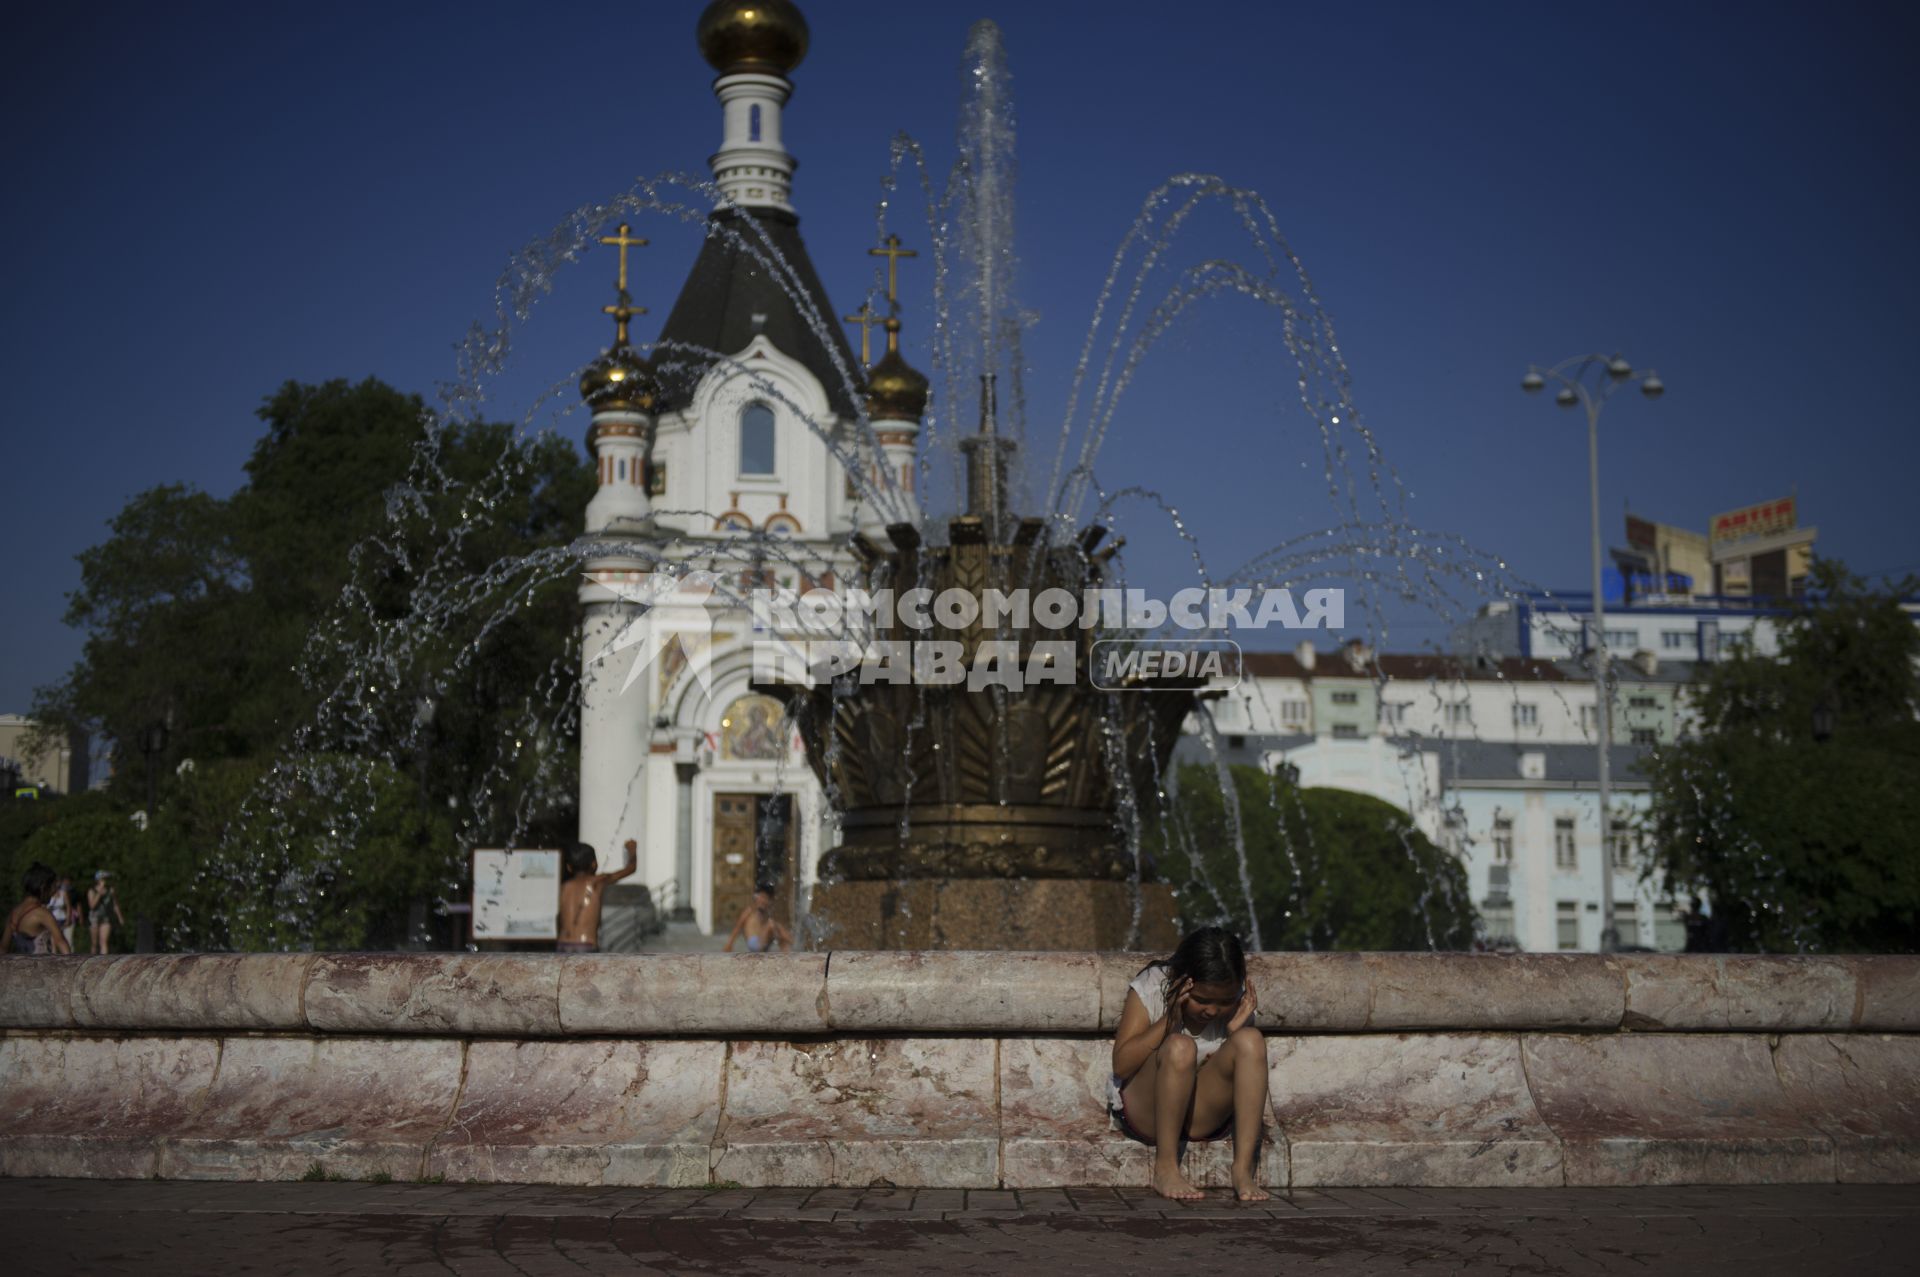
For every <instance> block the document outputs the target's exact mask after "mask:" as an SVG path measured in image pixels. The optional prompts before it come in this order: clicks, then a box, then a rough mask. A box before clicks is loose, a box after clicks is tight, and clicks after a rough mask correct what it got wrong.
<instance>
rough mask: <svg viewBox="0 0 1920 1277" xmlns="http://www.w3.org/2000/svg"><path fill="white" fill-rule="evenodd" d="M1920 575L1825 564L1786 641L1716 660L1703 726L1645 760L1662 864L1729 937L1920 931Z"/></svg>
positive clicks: (1765, 942)
mask: <svg viewBox="0 0 1920 1277" xmlns="http://www.w3.org/2000/svg"><path fill="white" fill-rule="evenodd" d="M1916 584H1917V583H1916V582H1914V581H1912V580H1908V581H1905V582H1901V583H1898V584H1897V585H1894V586H1892V587H1889V588H1884V589H1876V588H1873V587H1871V586H1870V585H1869V584H1868V583H1867V582H1865V581H1863V580H1861V579H1860V578H1859V577H1857V576H1854V575H1853V574H1851V573H1849V572H1848V571H1847V570H1846V569H1845V568H1844V567H1843V566H1841V565H1840V564H1838V563H1836V562H1833V561H1831V560H1821V561H1818V562H1816V563H1815V565H1814V569H1813V576H1812V580H1811V583H1810V588H1809V590H1808V595H1807V598H1806V600H1804V601H1803V602H1801V603H1800V604H1799V605H1797V607H1796V609H1795V611H1794V613H1793V615H1792V616H1791V617H1790V618H1789V619H1788V620H1787V621H1786V622H1785V624H1784V625H1783V626H1782V628H1781V631H1780V641H1779V655H1778V656H1767V655H1762V654H1760V653H1758V652H1756V651H1752V650H1750V649H1746V648H1742V649H1740V650H1737V651H1735V652H1734V653H1732V654H1731V655H1729V656H1728V657H1727V658H1726V659H1724V660H1722V661H1719V662H1716V663H1714V664H1712V665H1706V666H1703V667H1702V668H1701V670H1700V673H1699V675H1698V677H1697V678H1696V680H1695V682H1694V684H1693V687H1692V698H1691V699H1692V706H1693V709H1694V713H1695V720H1696V727H1695V728H1694V730H1693V731H1691V732H1690V733H1689V734H1688V735H1687V737H1685V738H1684V739H1682V740H1681V741H1679V742H1678V743H1676V744H1675V745H1673V746H1672V747H1670V748H1668V749H1665V750H1662V751H1660V753H1659V755H1658V756H1657V757H1656V758H1655V759H1654V760H1653V762H1652V763H1651V764H1650V768H1649V770H1650V774H1651V779H1652V784H1653V792H1652V804H1651V807H1650V810H1649V812H1648V815H1647V829H1648V833H1649V842H1650V844H1651V846H1652V849H1653V851H1654V855H1655V868H1656V869H1657V870H1659V871H1663V872H1664V873H1665V874H1666V875H1667V878H1668V880H1669V881H1670V882H1672V883H1673V884H1674V886H1675V889H1676V890H1677V891H1689V890H1690V891H1695V892H1698V893H1700V894H1702V895H1704V896H1705V897H1706V899H1707V900H1708V901H1709V902H1710V906H1711V909H1712V912H1713V915H1714V918H1715V920H1716V922H1717V923H1718V924H1719V926H1720V927H1722V928H1724V936H1725V942H1726V943H1727V945H1728V946H1729V947H1731V948H1734V949H1737V950H1760V951H1774V952H1777V951H1783V950H1823V951H1830V952H1832V951H1838V952H1912V951H1914V949H1915V947H1916V944H1920V786H1916V785H1915V784H1914V777H1915V775H1916V774H1920V724H1917V723H1916V721H1915V711H1916V709H1920V675H1916V668H1917V667H1916V660H1917V659H1920V630H1916V628H1915V626H1914V623H1913V619H1912V618H1911V617H1910V616H1908V615H1907V614H1906V612H1905V611H1904V610H1903V609H1902V608H1901V606H1900V602H1899V600H1900V599H1901V598H1902V597H1907V596H1911V595H1912V594H1913V593H1914V592H1915V590H1916Z"/></svg>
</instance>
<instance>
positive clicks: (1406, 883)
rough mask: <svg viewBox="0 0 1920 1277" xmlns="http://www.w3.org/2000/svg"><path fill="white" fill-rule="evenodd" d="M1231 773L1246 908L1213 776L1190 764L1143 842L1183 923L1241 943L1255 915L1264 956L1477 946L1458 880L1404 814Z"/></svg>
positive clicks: (1245, 772)
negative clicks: (1173, 892) (1235, 935)
mask: <svg viewBox="0 0 1920 1277" xmlns="http://www.w3.org/2000/svg"><path fill="white" fill-rule="evenodd" d="M1229 771H1230V773H1231V775H1232V779H1233V787H1234V797H1235V799H1236V801H1237V805H1238V807H1239V814H1240V828H1241V833H1242V837H1243V839H1244V842H1245V845H1246V872H1247V879H1248V880H1249V881H1250V883H1251V886H1252V899H1251V902H1249V901H1248V899H1247V892H1246V888H1245V887H1244V886H1243V884H1242V880H1241V869H1240V860H1239V856H1238V855H1237V853H1236V851H1235V843H1234V837H1233V822H1232V820H1231V819H1230V817H1229V813H1228V810H1227V803H1226V801H1225V798H1224V795H1223V794H1222V792H1221V788H1220V784H1219V781H1218V779H1217V773H1216V772H1215V771H1214V769H1212V768H1211V767H1205V766H1200V765H1197V764H1187V765H1185V766H1182V767H1181V768H1180V769H1179V772H1178V774H1177V791H1178V796H1177V799H1176V800H1175V801H1174V802H1173V803H1172V804H1170V806H1169V809H1168V811H1167V813H1166V815H1165V816H1164V818H1163V819H1162V821H1161V823H1160V825H1159V827H1158V829H1157V830H1155V831H1154V833H1153V835H1152V837H1151V838H1150V840H1149V842H1150V846H1151V849H1152V851H1153V854H1154V857H1155V860H1156V861H1157V863H1158V864H1159V866H1160V868H1161V869H1162V871H1163V872H1164V873H1165V875H1166V876H1167V877H1168V879H1169V880H1170V881H1172V882H1173V883H1175V884H1176V886H1177V887H1178V889H1179V893H1180V903H1181V922H1182V923H1183V925H1185V926H1187V927H1195V926H1201V925H1204V924H1207V923H1219V924H1221V925H1224V926H1229V927H1232V928H1233V929H1235V930H1236V931H1238V932H1240V933H1241V934H1242V935H1246V934H1247V932H1248V930H1249V928H1248V927H1247V919H1248V916H1249V909H1251V914H1252V916H1253V917H1255V918H1257V919H1258V920H1259V924H1260V939H1261V943H1262V946H1263V947H1265V948H1267V949H1305V948H1308V947H1312V948H1315V949H1428V948H1440V949H1461V948H1465V947H1467V946H1468V945H1469V944H1471V943H1472V940H1473V933H1474V914H1473V909H1472V906H1471V905H1470V904H1468V903H1467V884H1466V873H1465V871H1464V870H1463V869H1462V868H1461V866H1460V864H1459V862H1458V861H1456V860H1454V859H1453V858H1452V857H1450V856H1448V855H1447V854H1446V853H1445V852H1443V851H1441V850H1440V848H1438V847H1436V846H1434V844H1433V843H1432V842H1431V841H1430V840H1429V839H1428V838H1427V837H1426V836H1425V835H1424V834H1422V833H1421V832H1420V831H1419V830H1418V829H1416V828H1415V827H1414V825H1413V822H1412V821H1411V820H1410V819H1409V818H1408V816H1407V814H1406V813H1405V812H1403V811H1401V810H1400V809H1399V808H1397V807H1395V806H1393V805H1392V804H1391V803H1386V802H1382V801H1380V800H1379V799H1377V798H1372V797H1369V796H1368V795H1366V794H1357V793H1351V792H1348V791H1346V790H1339V789H1300V788H1297V787H1295V786H1293V785H1290V784H1288V783H1287V782H1286V781H1285V780H1283V779H1281V778H1279V777H1274V776H1269V775H1267V774H1266V773H1264V772H1262V771H1260V770H1259V769H1258V768H1254V767H1232V768H1230V769H1229Z"/></svg>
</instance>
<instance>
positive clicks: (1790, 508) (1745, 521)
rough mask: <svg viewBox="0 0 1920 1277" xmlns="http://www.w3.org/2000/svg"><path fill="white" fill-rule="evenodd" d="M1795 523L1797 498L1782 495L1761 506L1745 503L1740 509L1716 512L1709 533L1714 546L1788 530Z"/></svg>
mask: <svg viewBox="0 0 1920 1277" xmlns="http://www.w3.org/2000/svg"><path fill="white" fill-rule="evenodd" d="M1795 523H1796V518H1795V513H1794V499H1793V498H1792V497H1781V498H1780V499H1779V500H1777V501H1762V502H1761V503H1760V504H1759V505H1750V506H1742V507H1741V508H1740V509H1738V510H1729V511H1727V512H1726V513H1725V514H1716V515H1714V516H1713V528H1712V530H1711V532H1710V534H1709V535H1710V537H1711V539H1712V542H1713V544H1714V545H1722V544H1724V543H1726V542H1728V541H1743V540H1745V539H1746V538H1748V537H1763V536H1769V535H1771V534H1773V533H1775V532H1785V531H1787V530H1789V529H1790V528H1792V527H1794V526H1795Z"/></svg>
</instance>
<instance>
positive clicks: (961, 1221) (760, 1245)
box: [0, 1180, 1920, 1277]
mask: <svg viewBox="0 0 1920 1277" xmlns="http://www.w3.org/2000/svg"><path fill="white" fill-rule="evenodd" d="M0 1236H6V1237H9V1238H13V1239H15V1242H16V1245H17V1246H18V1247H20V1248H21V1249H18V1250H16V1252H15V1258H16V1259H18V1260H20V1261H22V1266H21V1268H20V1271H23V1272H24V1271H67V1272H85V1273H89V1274H121V1273H125V1274H140V1275H141V1277H157V1275H160V1274H170V1273H183V1274H186V1273H191V1274H196V1275H198V1274H203V1273H206V1272H219V1273H221V1274H223V1277H224V1275H225V1274H234V1273H376V1272H378V1273H398V1274H441V1275H444V1274H447V1273H456V1274H484V1275H486V1277H492V1275H494V1274H525V1275H527V1277H544V1275H545V1274H549V1273H569V1274H579V1273H582V1272H590V1273H662V1274H682V1273H738V1272H748V1271H760V1272H772V1273H847V1272H854V1273H875V1274H881V1273H910V1274H914V1275H915V1277H938V1275H941V1274H961V1273H1027V1272H1043V1273H1046V1274H1048V1277H1071V1275H1075V1274H1098V1275H1099V1277H1114V1275H1115V1274H1122V1273H1161V1272H1166V1273H1176V1274H1186V1273H1194V1274H1199V1273H1215V1272H1217V1273H1274V1272H1313V1273H1385V1272H1394V1273H1415V1274H1421V1273H1472V1274H1476V1275H1477V1274H1490V1275H1499V1274H1509V1273H1511V1274H1542V1273H1556V1274H1557V1273H1570V1274H1584V1273H1628V1272H1631V1273H1641V1274H1649V1273H1653V1274H1658V1273H1682V1274H1686V1275H1687V1277H1705V1275H1707V1274H1717V1273H1737V1274H1740V1277H1759V1275H1760V1274H1771V1273H1782V1274H1795V1275H1799V1274H1822V1273H1835V1274H1847V1275H1848V1277H1875V1275H1877V1274H1883V1273H1885V1274H1894V1273H1899V1274H1908V1273H1912V1272H1913V1271H1915V1269H1914V1262H1915V1259H1914V1257H1915V1255H1916V1254H1920V1188H1916V1187H1914V1186H1886V1187H1880V1186H1851V1185H1833V1184H1814V1185H1780V1186H1765V1187H1699V1188H1639V1189H1401V1188H1379V1189H1325V1190H1318V1191H1316V1190H1300V1191H1297V1192H1294V1193H1291V1194H1287V1195H1283V1196H1276V1197H1275V1199H1274V1200H1273V1201H1271V1202H1269V1203H1265V1204H1262V1205H1258V1206H1240V1205H1237V1204H1235V1203H1233V1202H1232V1201H1230V1200H1228V1199H1227V1197H1226V1195H1225V1194H1220V1193H1216V1194H1213V1195H1211V1196H1210V1197H1209V1198H1208V1200H1206V1201H1204V1202H1201V1203H1197V1204H1193V1205H1181V1204H1176V1203H1170V1202H1165V1201H1162V1200H1160V1199H1159V1198H1156V1197H1154V1196H1152V1195H1151V1194H1149V1193H1147V1192H1145V1191H1144V1190H1131V1189H1119V1190H1116V1189H1047V1190H1025V1189H1022V1190H1002V1191H991V1192H988V1191H979V1190H961V1189H940V1190H913V1189H747V1188H740V1189H609V1188H579V1189H572V1188H551V1187H539V1186H525V1185H521V1186H499V1185H474V1184H384V1185H382V1184H360V1183H297V1184H284V1183H282V1184H211V1183H190V1182H184V1181H168V1182H152V1181H100V1180H0Z"/></svg>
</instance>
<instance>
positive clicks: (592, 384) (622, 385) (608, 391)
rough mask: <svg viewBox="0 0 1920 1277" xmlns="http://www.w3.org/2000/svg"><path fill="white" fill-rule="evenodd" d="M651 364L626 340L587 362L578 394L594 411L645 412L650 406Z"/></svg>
mask: <svg viewBox="0 0 1920 1277" xmlns="http://www.w3.org/2000/svg"><path fill="white" fill-rule="evenodd" d="M653 391H654V384H653V368H652V366H651V365H649V364H648V363H647V359H646V356H644V355H642V354H641V353H640V352H639V351H637V350H635V349H634V348H633V347H631V346H629V345H627V344H626V343H625V342H617V343H615V345H614V347H613V349H611V350H609V351H607V353H606V354H604V355H602V356H600V358H598V359H596V360H594V361H593V362H592V363H590V364H588V365H587V370H586V372H584V373H582V374H581V375H580V398H582V399H584V400H585V401H586V404H587V407H588V409H589V410H591V411H593V412H648V411H650V410H651V409H652V408H653Z"/></svg>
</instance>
